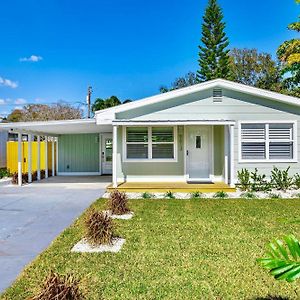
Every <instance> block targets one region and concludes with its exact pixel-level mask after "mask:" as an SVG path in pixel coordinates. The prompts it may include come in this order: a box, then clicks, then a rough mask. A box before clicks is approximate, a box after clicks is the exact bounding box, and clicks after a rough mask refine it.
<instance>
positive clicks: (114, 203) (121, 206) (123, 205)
mask: <svg viewBox="0 0 300 300" xmlns="http://www.w3.org/2000/svg"><path fill="white" fill-rule="evenodd" d="M107 206H108V209H109V210H110V211H111V213H112V214H114V215H123V214H126V213H128V212H129V211H130V209H129V208H128V198H127V195H126V193H124V192H120V191H118V190H114V191H113V192H111V193H110V196H109V199H108V203H107Z"/></svg>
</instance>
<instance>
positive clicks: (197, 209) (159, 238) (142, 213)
mask: <svg viewBox="0 0 300 300" xmlns="http://www.w3.org/2000/svg"><path fill="white" fill-rule="evenodd" d="M129 203H130V207H131V208H132V210H134V212H135V216H134V218H133V219H131V220H127V221H120V220H119V221H116V223H117V226H118V229H117V233H118V234H119V235H120V236H122V237H125V238H126V243H125V245H124V247H123V249H122V250H121V252H119V253H117V254H111V253H110V254H108V253H105V254H103V253H102V254H78V253H70V249H71V248H72V246H73V245H74V244H75V243H76V242H77V241H79V240H80V239H81V237H82V236H83V233H84V228H83V219H82V217H81V218H80V219H79V220H77V221H76V222H75V224H73V225H72V226H71V227H70V228H68V229H67V230H65V231H64V232H63V233H62V234H61V235H60V236H59V237H58V238H57V239H56V240H55V241H54V242H53V243H52V245H51V246H50V247H49V248H48V249H47V250H46V251H45V252H43V253H42V254H41V255H40V256H39V257H38V258H37V259H36V260H35V261H34V262H33V263H32V264H31V265H29V266H28V267H27V268H26V269H25V270H24V272H23V273H22V274H21V275H20V277H19V278H18V279H17V281H16V282H15V283H14V285H13V286H12V287H10V288H9V289H8V290H7V291H6V293H5V294H4V295H2V298H1V299H14V300H17V299H26V297H28V296H30V295H32V294H33V293H34V292H36V291H37V290H38V288H39V286H40V284H41V282H42V281H43V279H44V277H45V276H46V275H47V274H48V272H49V271H50V270H51V269H53V270H55V271H57V272H59V273H62V274H64V273H67V272H72V273H74V274H76V276H77V277H78V278H80V279H81V288H82V289H83V290H84V291H85V294H86V298H87V299H101V298H102V297H103V298H104V299H172V300H173V299H253V300H254V299H270V298H267V297H268V295H271V296H273V297H275V296H277V297H279V296H281V297H283V298H284V297H286V298H284V299H299V298H300V281H296V282H294V283H292V284H288V283H286V282H279V281H276V280H274V279H273V278H272V277H270V276H269V275H268V274H267V272H266V271H265V270H263V269H262V268H261V267H260V266H258V265H257V263H256V258H258V257H260V256H262V254H263V253H264V250H265V244H266V243H267V242H268V241H270V240H271V239H272V238H274V237H281V236H282V235H285V234H290V233H293V234H295V235H296V236H298V237H299V238H300V224H299V223H297V222H289V221H293V220H295V219H296V218H298V217H299V215H300V200H299V199H298V200H294V199H293V200H216V199H213V200H205V199H204V200H130V202H129ZM94 206H95V207H97V208H98V209H102V208H104V207H105V200H101V199H100V200H98V201H97V202H96V203H95V204H94ZM264 297H265V298H264ZM274 299H275V298H274ZM276 299H277V298H276Z"/></svg>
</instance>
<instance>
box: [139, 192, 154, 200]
mask: <svg viewBox="0 0 300 300" xmlns="http://www.w3.org/2000/svg"><path fill="white" fill-rule="evenodd" d="M142 198H143V199H151V198H155V195H153V194H151V193H148V192H144V193H142Z"/></svg>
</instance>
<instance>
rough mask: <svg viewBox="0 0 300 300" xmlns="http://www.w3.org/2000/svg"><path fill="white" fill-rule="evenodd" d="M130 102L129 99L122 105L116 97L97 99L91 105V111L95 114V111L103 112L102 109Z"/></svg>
mask: <svg viewBox="0 0 300 300" xmlns="http://www.w3.org/2000/svg"><path fill="white" fill-rule="evenodd" d="M131 101H132V100H130V99H126V100H125V101H124V102H123V103H122V102H121V100H119V98H118V97H116V96H111V97H110V98H107V99H102V98H97V99H96V100H95V102H94V104H93V105H92V111H93V112H95V111H97V110H103V109H106V108H110V107H114V106H118V105H120V104H126V103H129V102H131Z"/></svg>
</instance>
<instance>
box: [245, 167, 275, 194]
mask: <svg viewBox="0 0 300 300" xmlns="http://www.w3.org/2000/svg"><path fill="white" fill-rule="evenodd" d="M250 178H251V184H250V190H251V191H252V192H260V191H262V192H268V191H270V190H271V189H272V186H271V183H270V182H268V181H267V179H266V175H265V174H258V170H257V168H255V169H254V172H251V174H250Z"/></svg>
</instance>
